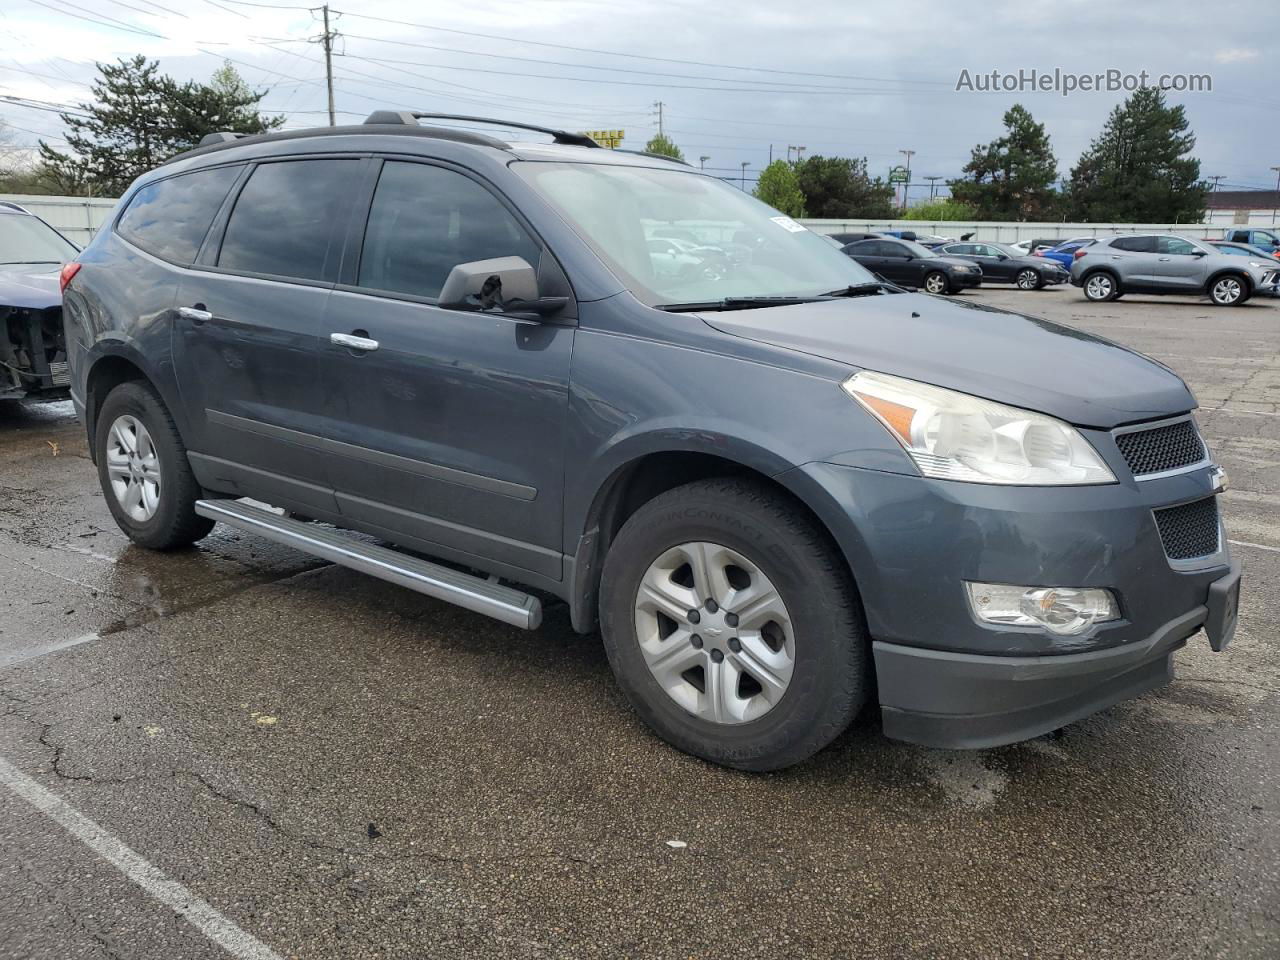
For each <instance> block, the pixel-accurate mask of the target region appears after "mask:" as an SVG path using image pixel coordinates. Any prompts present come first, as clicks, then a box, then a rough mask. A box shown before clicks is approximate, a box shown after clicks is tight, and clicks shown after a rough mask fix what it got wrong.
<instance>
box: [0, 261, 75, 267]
mask: <svg viewBox="0 0 1280 960" xmlns="http://www.w3.org/2000/svg"><path fill="white" fill-rule="evenodd" d="M61 262H62V261H61V260H0V267H25V266H28V265H30V264H36V263H61Z"/></svg>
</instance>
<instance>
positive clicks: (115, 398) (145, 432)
mask: <svg viewBox="0 0 1280 960" xmlns="http://www.w3.org/2000/svg"><path fill="white" fill-rule="evenodd" d="M94 453H95V456H96V459H97V461H98V478H99V480H100V481H101V483H102V493H103V496H104V497H105V498H106V501H107V509H109V510H110V511H111V515H112V516H113V517H114V518H115V521H116V524H117V525H118V526H119V527H120V529H121V530H123V531H124V532H125V534H126V535H128V537H129V539H131V540H132V541H133V542H134V543H137V544H138V545H140V546H143V547H150V548H151V549H153V550H170V549H172V548H174V547H185V546H187V545H188V544H191V543H194V542H195V541H197V540H199V539H200V538H201V537H203V536H204V535H205V534H207V533H208V532H209V531H210V530H212V529H213V521H212V520H209V519H207V518H206V517H201V516H199V515H198V514H196V512H195V502H196V500H198V499H199V498H200V485H199V484H198V483H196V479H195V476H194V475H193V474H192V472H191V465H190V464H189V463H188V462H187V448H186V447H185V446H184V445H183V443H182V437H180V436H179V435H178V428H177V426H176V425H175V424H174V422H173V417H172V416H171V415H170V413H169V410H168V408H166V407H165V405H164V401H163V400H161V399H160V397H159V396H158V395H157V394H156V392H155V391H154V390H153V389H152V388H151V387H150V386H149V385H147V384H144V383H141V382H139V381H129V382H127V383H122V384H120V385H119V386H118V387H116V388H115V389H114V390H112V391H111V392H110V393H109V394H107V398H106V400H104V401H103V402H102V408H101V409H100V410H99V411H98V422H97V428H96V431H95V436H94Z"/></svg>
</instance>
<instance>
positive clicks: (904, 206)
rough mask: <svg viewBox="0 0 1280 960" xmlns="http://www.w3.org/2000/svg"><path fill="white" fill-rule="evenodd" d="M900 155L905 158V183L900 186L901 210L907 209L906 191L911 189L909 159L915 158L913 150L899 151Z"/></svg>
mask: <svg viewBox="0 0 1280 960" xmlns="http://www.w3.org/2000/svg"><path fill="white" fill-rule="evenodd" d="M898 152H899V153H900V154H902V155H903V156H904V157H906V158H907V182H906V183H904V184H903V185H902V209H903V210H906V209H907V191H908V190H910V189H911V158H912V157H913V156H915V153H916V152H915V151H914V150H899V151H898Z"/></svg>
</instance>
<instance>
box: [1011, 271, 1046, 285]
mask: <svg viewBox="0 0 1280 960" xmlns="http://www.w3.org/2000/svg"><path fill="white" fill-rule="evenodd" d="M1014 283H1016V284H1017V285H1018V289H1019V290H1034V289H1036V287H1038V286H1040V274H1039V272H1038V271H1036V270H1033V269H1032V268H1031V267H1027V268H1026V269H1025V270H1019V271H1018V276H1017V278H1016V279H1015V280H1014Z"/></svg>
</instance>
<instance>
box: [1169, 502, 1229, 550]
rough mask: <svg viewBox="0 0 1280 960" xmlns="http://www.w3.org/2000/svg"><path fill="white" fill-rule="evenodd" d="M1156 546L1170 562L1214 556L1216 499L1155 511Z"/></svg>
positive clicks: (1216, 536) (1216, 539) (1216, 546)
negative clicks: (1162, 545) (1161, 548)
mask: <svg viewBox="0 0 1280 960" xmlns="http://www.w3.org/2000/svg"><path fill="white" fill-rule="evenodd" d="M1155 515H1156V526H1157V527H1158V528H1159V529H1160V542H1161V543H1163V544H1164V552H1165V555H1166V556H1167V557H1168V558H1169V559H1170V560H1191V559H1193V558H1195V557H1207V556H1208V555H1209V554H1211V553H1217V552H1218V546H1219V544H1218V498H1217V497H1205V498H1204V499H1203V500H1195V501H1193V502H1191V503H1183V504H1180V505H1179V506H1176V507H1167V508H1165V509H1163V510H1157V511H1155Z"/></svg>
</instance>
